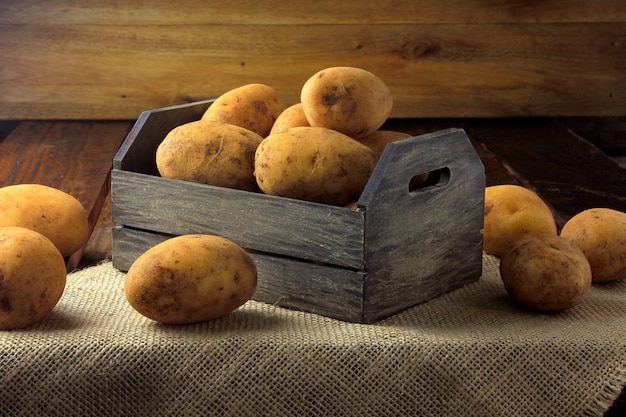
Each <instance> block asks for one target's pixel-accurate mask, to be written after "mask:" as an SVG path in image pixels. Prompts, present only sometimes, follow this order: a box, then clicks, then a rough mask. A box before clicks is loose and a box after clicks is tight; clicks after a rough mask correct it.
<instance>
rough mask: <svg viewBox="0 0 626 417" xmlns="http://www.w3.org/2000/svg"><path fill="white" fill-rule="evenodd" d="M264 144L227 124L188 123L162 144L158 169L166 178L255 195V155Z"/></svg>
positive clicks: (246, 131) (159, 149)
mask: <svg viewBox="0 0 626 417" xmlns="http://www.w3.org/2000/svg"><path fill="white" fill-rule="evenodd" d="M262 140H263V138H262V137H261V136H259V135H257V134H256V133H254V132H251V131H249V130H247V129H244V128H242V127H239V126H235V125H231V124H227V123H218V122H209V121H204V120H198V121H194V122H189V123H186V124H183V125H180V126H177V127H175V128H174V129H172V130H171V131H170V132H169V133H168V134H167V136H166V137H165V139H163V141H162V142H161V143H160V144H159V146H158V148H157V151H156V164H157V169H158V170H159V173H160V174H161V176H162V177H164V178H172V179H178V180H183V181H191V182H198V183H202V184H209V185H216V186H219V187H227V188H236V189H240V190H246V191H255V190H258V188H257V185H256V181H255V178H254V152H255V151H256V148H257V146H259V144H260V143H261V141H262Z"/></svg>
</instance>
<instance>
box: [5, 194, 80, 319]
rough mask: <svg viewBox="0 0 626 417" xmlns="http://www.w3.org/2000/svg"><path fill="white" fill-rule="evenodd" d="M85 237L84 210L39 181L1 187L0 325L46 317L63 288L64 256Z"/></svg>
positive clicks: (67, 197) (70, 199)
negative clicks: (37, 182)
mask: <svg viewBox="0 0 626 417" xmlns="http://www.w3.org/2000/svg"><path fill="white" fill-rule="evenodd" d="M88 237H89V221H88V217H87V212H86V211H85V208H84V207H83V205H82V204H81V202H80V201H78V200H77V199H76V198H74V197H73V196H72V195H70V194H68V193H66V192H64V191H61V190H58V189H56V188H52V187H48V186H45V185H40V184H17V185H9V186H6V187H2V188H0V329H4V330H7V329H18V328H23V327H27V326H29V325H31V324H34V323H35V322H37V321H39V320H41V319H42V318H43V317H45V316H46V315H47V314H48V313H49V312H50V311H52V309H53V308H54V307H55V306H56V304H57V303H58V301H59V300H60V298H61V296H62V295H63V292H64V290H65V281H66V274H67V270H66V265H65V258H66V257H68V256H69V255H71V254H73V253H74V252H76V251H78V250H79V249H80V248H81V247H82V246H83V245H84V244H85V243H86V242H87V239H88Z"/></svg>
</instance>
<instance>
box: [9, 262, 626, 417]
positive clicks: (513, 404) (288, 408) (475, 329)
mask: <svg viewBox="0 0 626 417" xmlns="http://www.w3.org/2000/svg"><path fill="white" fill-rule="evenodd" d="M497 268H498V263H497V259H496V258H493V257H489V256H485V257H484V273H483V277H482V278H481V279H480V281H479V282H477V283H475V284H471V285H469V286H467V287H465V288H462V289H459V290H457V291H454V292H452V293H450V294H448V295H445V296H442V297H439V298H437V299H435V300H432V301H430V302H428V303H425V304H422V305H420V306H417V307H414V308H412V309H409V310H407V311H405V312H402V313H399V314H397V315H395V316H393V317H390V318H389V319H386V320H383V321H381V322H378V323H375V324H370V325H365V324H352V323H345V322H341V321H338V320H334V319H329V318H325V317H321V316H318V315H314V314H308V313H303V312H297V311H291V310H286V309H282V308H279V307H274V306H271V305H267V304H263V303H259V302H254V301H251V302H249V303H247V304H246V305H244V306H243V307H242V308H240V309H239V310H237V311H236V312H234V313H232V314H231V315H229V316H227V317H224V318H222V319H218V320H214V321H211V322H205V323H200V324H196V325H188V326H165V325H159V324H156V323H153V322H151V321H150V320H148V319H146V318H144V317H142V316H140V315H139V314H137V313H136V312H135V311H134V310H132V308H131V307H130V306H129V305H128V304H127V302H126V300H125V298H124V294H123V280H124V274H123V273H121V272H119V271H117V270H115V269H114V268H113V267H112V265H111V263H110V262H107V263H103V264H101V265H98V266H94V267H91V268H87V269H85V270H82V271H77V272H74V273H72V274H70V275H69V276H68V283H67V288H66V292H65V294H64V295H63V298H62V299H61V301H60V302H59V304H58V305H57V307H56V308H55V309H54V311H53V312H52V313H51V314H50V315H49V316H48V317H46V318H45V319H44V320H42V321H41V322H39V323H37V324H36V325H34V326H32V327H30V328H28V329H25V330H20V331H10V332H2V333H0V366H1V369H0V415H2V416H101V415H102V416H104V415H107V416H143V415H145V416H187V415H189V416H213V415H215V416H376V417H381V416H440V415H441V416H464V417H466V416H600V415H602V414H603V412H604V411H605V410H606V409H607V408H608V407H609V406H610V405H611V403H612V402H613V401H614V400H615V398H616V397H617V396H618V394H619V392H620V390H621V389H622V387H623V386H624V384H625V383H626V282H619V283H612V284H608V285H594V286H593V288H592V290H591V292H590V293H589V295H588V297H587V299H586V301H585V302H584V303H583V304H581V305H579V306H578V307H576V308H574V309H572V310H570V311H568V312H564V313H560V314H536V313H532V312H529V311H524V310H522V309H520V308H518V307H516V306H514V305H512V304H511V302H510V301H509V299H508V297H507V295H506V293H505V291H504V288H503V286H502V284H501V281H500V278H499V275H498V270H497Z"/></svg>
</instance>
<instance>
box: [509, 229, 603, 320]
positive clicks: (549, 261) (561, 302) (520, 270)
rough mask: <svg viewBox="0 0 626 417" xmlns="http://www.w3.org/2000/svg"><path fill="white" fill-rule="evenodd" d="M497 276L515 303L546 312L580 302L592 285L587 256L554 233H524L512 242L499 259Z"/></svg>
mask: <svg viewBox="0 0 626 417" xmlns="http://www.w3.org/2000/svg"><path fill="white" fill-rule="evenodd" d="M500 275H501V277H502V281H503V283H504V286H505V288H506V290H507V292H508V293H509V295H510V296H511V297H512V298H513V299H514V300H515V301H516V302H518V303H519V304H521V305H524V306H526V307H530V308H533V309H536V310H539V311H546V312H550V311H563V310H566V309H569V308H572V307H574V306H576V305H578V304H580V303H581V302H582V301H583V300H584V298H585V296H586V294H587V292H588V290H589V287H590V286H591V267H590V265H589V262H588V261H587V258H585V255H584V254H583V252H582V251H581V250H580V249H579V248H578V247H577V246H576V245H575V244H573V243H572V242H570V241H568V240H566V239H563V238H562V237H560V236H557V235H544V234H533V235H525V236H522V237H520V238H519V239H517V240H516V241H514V242H513V243H511V245H509V247H508V248H507V250H506V252H505V253H504V255H503V256H502V258H501V260H500Z"/></svg>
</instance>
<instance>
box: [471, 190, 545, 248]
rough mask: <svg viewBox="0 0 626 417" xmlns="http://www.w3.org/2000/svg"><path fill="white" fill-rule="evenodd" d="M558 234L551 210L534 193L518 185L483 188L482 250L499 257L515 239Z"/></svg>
mask: <svg viewBox="0 0 626 417" xmlns="http://www.w3.org/2000/svg"><path fill="white" fill-rule="evenodd" d="M537 233H539V234H550V235H556V234H557V227H556V221H555V220H554V216H553V214H552V211H551V210H550V208H549V207H548V206H547V205H546V203H545V202H544V201H543V200H542V199H541V197H539V196H538V195H537V194H536V193H534V192H533V191H531V190H529V189H527V188H524V187H521V186H519V185H512V184H504V185H493V186H490V187H487V188H486V189H485V222H484V228H483V250H484V251H485V252H486V253H489V254H491V255H495V256H502V255H503V254H504V252H505V251H506V248H507V246H508V245H509V244H511V243H512V242H513V241H514V240H517V239H518V238H520V237H522V236H525V235H528V234H537Z"/></svg>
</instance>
